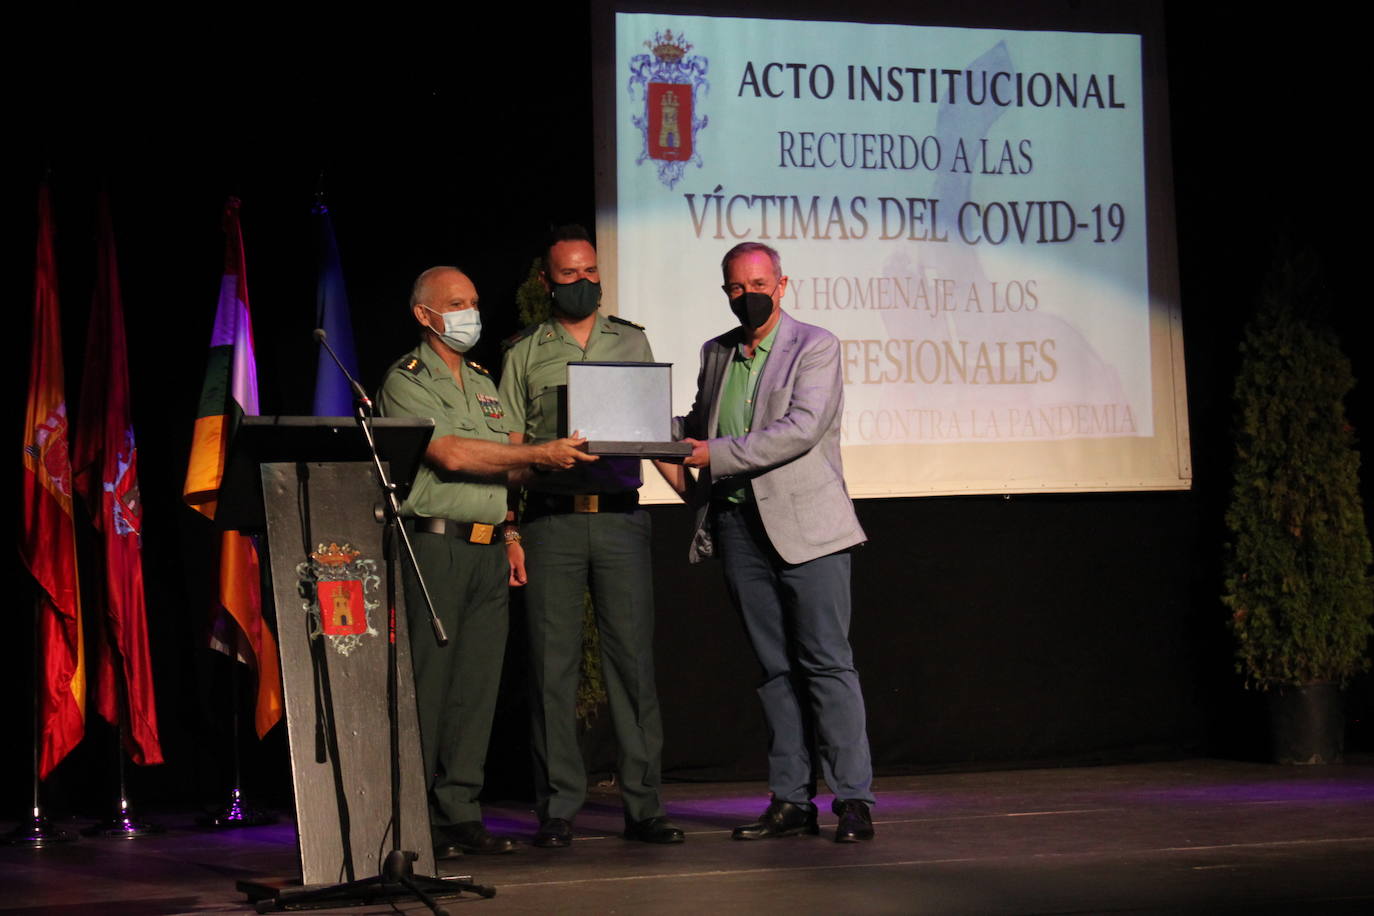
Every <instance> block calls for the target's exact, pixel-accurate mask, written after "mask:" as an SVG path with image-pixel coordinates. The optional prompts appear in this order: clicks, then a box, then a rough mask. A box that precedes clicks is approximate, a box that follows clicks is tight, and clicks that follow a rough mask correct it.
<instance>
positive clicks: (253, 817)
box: [196, 789, 277, 830]
mask: <svg viewBox="0 0 1374 916" xmlns="http://www.w3.org/2000/svg"><path fill="white" fill-rule="evenodd" d="M276 822H277V816H276V815H275V814H273V813H272V812H270V811H263V810H262V809H260V808H254V807H253V806H252V805H249V804H247V803H246V802H244V800H243V792H242V791H241V790H239V789H234V791H233V792H232V793H231V794H230V796H229V803H228V804H227V805H225V806H224V807H223V808H220V809H219V810H218V811H216V812H213V813H211V814H206V815H204V816H203V817H199V818H197V819H196V823H197V824H199V825H200V826H202V827H212V828H215V829H217V830H233V829H236V828H238V827H264V826H266V825H268V824H275V823H276Z"/></svg>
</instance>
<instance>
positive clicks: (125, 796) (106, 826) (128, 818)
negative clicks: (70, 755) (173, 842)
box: [81, 678, 167, 840]
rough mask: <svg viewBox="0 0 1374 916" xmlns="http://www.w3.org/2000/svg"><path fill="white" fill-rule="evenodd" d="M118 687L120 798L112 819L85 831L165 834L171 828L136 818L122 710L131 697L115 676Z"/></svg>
mask: <svg viewBox="0 0 1374 916" xmlns="http://www.w3.org/2000/svg"><path fill="white" fill-rule="evenodd" d="M115 684H116V689H118V691H119V707H118V708H119V709H120V710H121V715H120V717H119V727H118V729H117V731H116V733H115V766H116V767H117V768H118V770H119V800H118V801H117V802H116V808H115V814H114V816H113V817H111V818H110V819H109V820H105V821H101V822H100V823H98V824H94V825H92V826H90V827H87V828H86V829H85V830H83V831H81V832H82V833H83V834H84V835H86V836H103V837H112V838H115V839H120V838H122V839H129V840H132V839H135V838H137V837H141V836H155V835H157V834H159V833H165V832H166V830H167V828H166V827H164V826H162V825H161V824H152V823H144V822H143V821H139V820H137V819H135V818H134V816H133V814H132V812H131V811H130V805H129V785H128V781H127V775H128V767H127V766H126V764H125V758H126V757H128V751H127V750H126V747H127V745H126V744H125V739H126V738H127V737H128V731H127V728H126V726H125V725H124V716H123V714H122V711H123V710H125V709H127V708H128V703H129V698H128V693H127V692H126V690H125V687H124V679H123V678H115Z"/></svg>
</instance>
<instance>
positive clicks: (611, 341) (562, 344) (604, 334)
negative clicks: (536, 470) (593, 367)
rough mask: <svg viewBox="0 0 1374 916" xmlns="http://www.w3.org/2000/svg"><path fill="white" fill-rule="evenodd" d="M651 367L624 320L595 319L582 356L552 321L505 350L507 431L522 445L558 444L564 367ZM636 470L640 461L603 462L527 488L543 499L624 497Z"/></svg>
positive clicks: (645, 344)
mask: <svg viewBox="0 0 1374 916" xmlns="http://www.w3.org/2000/svg"><path fill="white" fill-rule="evenodd" d="M653 361H654V354H653V351H652V350H650V349H649V338H648V337H646V336H645V335H644V329H643V328H641V327H640V326H639V325H637V324H632V323H631V322H628V321H626V320H624V319H623V318H612V317H609V316H606V315H601V314H598V315H597V317H596V323H595V324H594V325H593V326H592V332H591V334H590V335H589V336H588V337H587V348H586V349H585V350H584V349H582V347H580V346H578V344H577V341H576V340H573V338H572V335H570V334H569V333H568V332H567V330H566V329H565V328H564V327H563V325H561V324H559V323H558V321H557V320H555V319H553V318H550V319H548V320H547V321H545V322H544V323H543V324H539V325H535V326H534V327H532V328H526V329H525V330H524V331H523V332H521V333H520V334H519V335H517V336H516V338H515V339H514V341H513V342H510V343H508V344H507V349H506V357H505V362H504V363H503V364H502V369H501V402H502V403H503V404H504V405H505V406H506V410H507V418H508V419H509V421H510V424H511V428H512V429H514V430H515V431H516V432H523V433H524V434H525V441H526V442H532V443H539V442H549V441H551V440H553V439H557V438H558V390H559V388H560V387H565V386H566V385H567V384H568V363H570V362H621V363H651V362H653ZM574 431H575V430H569V432H570V433H571V432H574ZM639 467H640V465H639V459H638V458H602V459H601V460H600V461H593V462H584V463H580V464H578V465H577V466H576V467H574V468H571V469H569V470H566V471H556V472H554V473H552V474H541V475H539V476H538V477H536V478H535V479H534V480H533V481H532V482H531V483H530V485H529V487H530V489H532V490H540V491H542V492H546V493H623V492H625V491H628V490H637V489H639V485H640V483H641V482H642V481H641V479H640V474H639Z"/></svg>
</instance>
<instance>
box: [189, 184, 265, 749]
mask: <svg viewBox="0 0 1374 916" xmlns="http://www.w3.org/2000/svg"><path fill="white" fill-rule="evenodd" d="M224 234H225V250H224V277H223V279H222V280H221V282H220V288H219V306H218V307H217V309H216V311H215V327H214V330H213V331H212V332H211V334H210V359H209V361H208V364H207V365H206V369H205V385H204V386H203V387H202V388H201V392H200V410H199V412H198V414H197V416H196V428H195V434H194V439H193V441H192V443H191V461H190V465H189V467H188V468H187V469H186V486H185V488H184V489H183V496H184V498H185V500H186V502H187V504H189V505H190V506H191V508H193V509H195V510H197V511H198V512H201V513H203V514H204V515H205V516H206V517H207V518H214V517H215V508H216V504H217V500H218V498H219V486H220V481H221V479H222V478H223V477H224V460H225V448H226V446H227V445H228V444H229V439H230V438H231V437H232V436H233V434H234V430H235V429H236V428H237V427H238V422H239V419H240V418H241V417H242V416H243V415H244V414H249V415H256V414H257V412H258V379H257V363H256V361H255V359H254V356H253V324H252V318H251V316H250V314H249V312H248V277H247V274H246V272H245V271H244V262H243V232H242V230H241V229H240V227H239V202H238V200H237V199H236V198H233V197H231V198H229V200H228V202H227V203H226V204H225V206H224ZM259 582H260V579H259V571H258V552H257V549H256V548H255V547H254V546H253V539H252V538H250V537H247V536H245V535H242V534H239V533H238V532H237V531H225V532H223V533H221V535H220V568H219V603H220V607H221V609H222V611H223V612H222V613H220V612H217V613H216V615H215V620H214V624H213V626H212V627H211V635H210V643H211V647H212V648H215V649H218V650H219V651H221V652H223V653H225V654H226V655H232V656H234V657H236V658H238V660H239V661H241V662H243V663H244V664H247V665H249V666H251V667H254V668H256V669H257V673H258V699H257V707H256V710H255V713H254V721H255V723H256V726H257V731H258V737H260V738H261V737H262V736H263V735H265V734H267V732H268V730H269V729H271V727H272V726H273V725H275V724H276V723H277V720H278V719H280V718H281V713H282V694H281V672H280V670H279V668H278V663H277V641H276V639H275V638H274V637H273V636H272V631H271V630H270V629H269V628H268V626H267V622H266V621H265V620H264V619H263V616H262V595H261V591H260V588H259Z"/></svg>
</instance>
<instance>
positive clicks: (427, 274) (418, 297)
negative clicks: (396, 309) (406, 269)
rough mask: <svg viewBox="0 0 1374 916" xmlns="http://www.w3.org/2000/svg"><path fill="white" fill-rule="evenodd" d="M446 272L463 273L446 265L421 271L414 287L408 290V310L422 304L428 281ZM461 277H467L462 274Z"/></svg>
mask: <svg viewBox="0 0 1374 916" xmlns="http://www.w3.org/2000/svg"><path fill="white" fill-rule="evenodd" d="M446 270H454V271H457V272H458V273H460V274H462V273H463V270H462V268H459V267H453V266H451V265H448V264H440V265H438V266H436V267H431V268H430V269H429V270H425V271H421V273H420V276H418V277H416V278H415V285H414V286H412V287H411V288H410V306H409V308H412V309H413V308H415V306H417V305H420V304H422V303H423V302H424V298H425V287H426V286H428V285H429V281H430V280H432V279H433V278H434V277H435V276H436V275H438V274H441V273H443V272H444V271H446ZM463 276H467V274H463Z"/></svg>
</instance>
